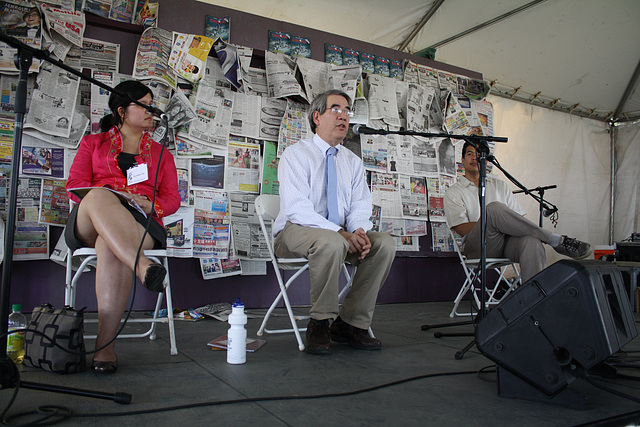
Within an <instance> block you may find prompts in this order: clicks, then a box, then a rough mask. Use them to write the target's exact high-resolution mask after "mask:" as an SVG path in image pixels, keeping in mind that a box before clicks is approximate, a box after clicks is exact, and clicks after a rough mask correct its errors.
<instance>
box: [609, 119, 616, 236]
mask: <svg viewBox="0 0 640 427" xmlns="http://www.w3.org/2000/svg"><path fill="white" fill-rule="evenodd" d="M609 135H610V141H611V144H610V145H611V149H610V151H611V189H610V192H611V200H610V202H609V209H610V210H609V245H613V232H614V221H615V212H616V210H615V192H616V139H617V136H618V129H617V128H616V124H615V123H614V122H613V121H610V122H609Z"/></svg>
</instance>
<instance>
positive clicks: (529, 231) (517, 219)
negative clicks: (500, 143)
mask: <svg viewBox="0 0 640 427" xmlns="http://www.w3.org/2000/svg"><path fill="white" fill-rule="evenodd" d="M462 164H463V165H464V176H463V177H460V179H459V180H458V182H456V183H455V184H454V185H452V186H451V187H450V188H449V189H448V190H447V192H446V193H445V196H444V210H445V214H446V216H447V223H448V224H449V227H451V228H452V229H453V230H454V231H455V232H456V233H458V234H459V235H460V236H463V238H464V240H463V241H464V250H463V252H464V254H465V255H466V256H467V257H469V258H480V228H481V227H480V222H479V221H480V201H479V198H478V188H479V184H480V171H479V167H478V156H477V154H476V149H475V148H474V147H473V146H472V145H471V144H470V143H468V142H465V143H464V145H463V147H462ZM485 194H486V196H485V197H486V203H487V236H486V240H487V257H494V258H497V257H506V258H509V259H510V260H512V261H515V262H518V263H520V274H521V276H522V280H523V282H525V281H527V280H529V279H530V278H531V277H532V276H534V275H536V273H538V272H539V271H541V270H543V269H544V268H545V267H546V266H547V257H546V253H545V249H544V244H543V243H547V244H549V245H550V246H551V247H553V249H555V251H556V252H558V253H559V254H562V255H567V256H569V257H571V258H574V259H582V258H586V257H587V256H588V255H589V254H590V253H591V245H590V244H589V243H585V242H582V241H580V240H576V239H574V238H571V237H567V236H561V235H559V234H555V233H552V232H550V231H548V230H545V229H543V228H540V227H538V226H537V225H536V224H534V223H533V222H531V221H529V220H528V219H526V218H525V217H524V216H523V215H524V214H525V211H524V209H523V208H522V206H520V203H518V201H517V200H516V198H515V197H514V196H513V193H512V192H511V190H510V189H509V187H508V186H507V184H506V183H505V182H504V181H502V180H500V179H498V178H496V177H495V176H491V175H489V176H487V181H486V192H485Z"/></svg>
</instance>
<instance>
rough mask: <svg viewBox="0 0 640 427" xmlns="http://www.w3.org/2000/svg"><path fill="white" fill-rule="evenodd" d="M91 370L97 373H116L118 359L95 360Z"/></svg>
mask: <svg viewBox="0 0 640 427" xmlns="http://www.w3.org/2000/svg"><path fill="white" fill-rule="evenodd" d="M91 370H92V371H93V372H95V373H96V374H114V373H115V372H116V370H118V361H117V360H115V361H113V362H102V361H100V360H94V361H93V362H91Z"/></svg>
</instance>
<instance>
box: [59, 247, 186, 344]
mask: <svg viewBox="0 0 640 427" xmlns="http://www.w3.org/2000/svg"><path fill="white" fill-rule="evenodd" d="M144 254H145V255H146V256H147V257H148V258H149V259H150V260H152V261H154V262H157V263H161V264H162V265H163V266H164V268H165V269H166V270H167V275H166V276H165V278H164V284H165V286H166V287H165V290H164V292H159V293H158V300H157V302H156V308H155V311H154V313H153V318H141V319H137V318H136V319H133V318H129V320H127V323H151V326H150V327H149V330H147V331H146V332H143V333H139V334H120V335H118V338H144V337H149V339H151V340H154V339H156V324H158V323H167V324H168V325H169V340H170V343H171V355H173V356H175V355H177V354H178V347H177V346H176V333H175V328H174V324H173V303H172V300H171V281H170V279H169V263H168V256H167V251H166V250H164V249H153V250H146V251H144ZM74 259H75V260H76V261H77V260H81V262H80V265H79V266H78V268H77V271H76V272H75V274H74V272H73V270H74V267H73V265H74ZM96 259H97V255H96V250H95V249H94V248H80V249H76V250H75V251H74V252H73V254H71V251H69V253H68V254H67V274H66V285H65V293H64V303H65V305H68V306H70V307H74V306H75V302H76V289H77V286H78V280H79V279H80V276H81V275H82V273H84V272H85V271H86V270H87V268H89V267H94V268H95V265H96ZM163 298H166V301H167V317H159V316H158V314H159V312H160V308H161V307H162V300H163ZM85 322H86V323H95V322H97V319H87V320H85ZM85 338H90V339H94V338H96V336H95V335H85Z"/></svg>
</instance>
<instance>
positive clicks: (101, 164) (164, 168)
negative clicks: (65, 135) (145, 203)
mask: <svg viewBox="0 0 640 427" xmlns="http://www.w3.org/2000/svg"><path fill="white" fill-rule="evenodd" d="M163 149H164V147H163V146H162V145H160V144H158V143H157V142H155V141H153V140H152V139H151V136H150V135H149V133H148V132H143V134H142V138H140V147H139V153H140V154H139V155H137V156H136V161H137V162H138V164H141V163H146V164H147V168H148V171H149V179H147V180H146V181H144V182H139V183H138V184H134V185H131V186H128V185H127V177H126V176H125V175H124V174H123V173H122V171H121V170H120V167H119V166H118V160H117V156H118V154H120V152H121V151H122V138H121V136H120V132H119V131H118V129H117V128H116V127H112V128H111V129H109V131H108V132H103V133H98V134H95V135H87V136H85V137H84V138H82V140H81V141H80V147H79V148H78V152H77V154H76V156H75V158H74V160H73V164H72V165H71V169H70V170H69V179H68V180H67V188H78V187H109V188H111V189H113V190H118V191H123V192H129V193H135V194H140V195H143V196H147V197H148V198H149V200H153V183H154V180H155V176H156V170H157V169H158V158H159V157H160V153H161V152H162V150H163ZM156 190H157V191H156V202H155V205H154V212H153V218H154V219H155V220H156V221H158V223H159V224H160V225H163V224H162V220H161V218H162V217H165V216H167V215H171V214H172V213H174V212H175V211H177V210H178V208H179V207H180V195H179V194H178V174H177V172H176V165H175V163H174V161H173V156H172V155H171V153H170V152H169V151H168V150H165V152H164V154H162V161H161V162H160V172H159V173H158V186H157V189H156ZM69 198H70V199H71V200H73V201H75V202H79V201H80V199H79V198H78V197H77V196H75V195H73V194H71V193H69Z"/></svg>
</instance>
